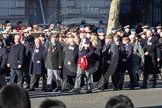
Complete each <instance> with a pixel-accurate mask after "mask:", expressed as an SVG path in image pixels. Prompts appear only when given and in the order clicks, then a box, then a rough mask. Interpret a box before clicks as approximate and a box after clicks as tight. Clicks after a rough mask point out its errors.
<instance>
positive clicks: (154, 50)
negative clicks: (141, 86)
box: [144, 38, 160, 65]
mask: <svg viewBox="0 0 162 108" xmlns="http://www.w3.org/2000/svg"><path fill="white" fill-rule="evenodd" d="M147 41H148V39H146V41H145V45H144V52H148V53H149V56H151V58H152V62H153V64H154V65H155V63H156V59H157V58H160V50H159V47H157V44H158V43H157V40H156V39H155V38H152V39H151V40H150V44H148V43H147Z"/></svg>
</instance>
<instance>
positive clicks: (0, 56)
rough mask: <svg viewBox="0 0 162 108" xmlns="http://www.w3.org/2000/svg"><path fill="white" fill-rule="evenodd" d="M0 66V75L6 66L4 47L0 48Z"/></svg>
mask: <svg viewBox="0 0 162 108" xmlns="http://www.w3.org/2000/svg"><path fill="white" fill-rule="evenodd" d="M0 65H1V67H0V74H4V73H5V69H6V66H7V50H6V48H4V47H1V48H0Z"/></svg>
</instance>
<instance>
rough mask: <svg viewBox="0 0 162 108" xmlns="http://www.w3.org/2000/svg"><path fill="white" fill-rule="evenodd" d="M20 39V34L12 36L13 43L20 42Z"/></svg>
mask: <svg viewBox="0 0 162 108" xmlns="http://www.w3.org/2000/svg"><path fill="white" fill-rule="evenodd" d="M20 39H21V37H20V35H18V34H17V35H15V37H14V42H15V44H18V43H19V42H20Z"/></svg>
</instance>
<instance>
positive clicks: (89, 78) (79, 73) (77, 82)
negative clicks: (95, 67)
mask: <svg viewBox="0 0 162 108" xmlns="http://www.w3.org/2000/svg"><path fill="white" fill-rule="evenodd" d="M82 74H85V76H86V79H87V82H86V83H87V84H86V85H87V88H88V90H90V89H92V84H93V74H92V73H89V72H87V71H83V70H81V69H80V67H79V66H78V68H77V76H76V79H75V86H74V88H75V89H80V85H81V77H82Z"/></svg>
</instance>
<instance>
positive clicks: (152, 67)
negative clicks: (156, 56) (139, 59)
mask: <svg viewBox="0 0 162 108" xmlns="http://www.w3.org/2000/svg"><path fill="white" fill-rule="evenodd" d="M149 74H153V85H156V82H157V65H156V62H155V61H153V59H152V58H151V56H149V55H148V56H145V66H144V79H143V85H144V86H147V80H148V76H149Z"/></svg>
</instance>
